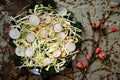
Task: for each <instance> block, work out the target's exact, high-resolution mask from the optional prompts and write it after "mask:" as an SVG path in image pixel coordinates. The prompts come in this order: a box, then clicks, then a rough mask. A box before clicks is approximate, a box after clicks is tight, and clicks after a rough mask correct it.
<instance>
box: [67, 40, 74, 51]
mask: <svg viewBox="0 0 120 80" xmlns="http://www.w3.org/2000/svg"><path fill="white" fill-rule="evenodd" d="M65 48H66V50H67V51H68V52H73V51H75V49H76V45H75V43H73V42H71V41H69V42H67V43H66V44H65Z"/></svg>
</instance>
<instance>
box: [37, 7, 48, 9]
mask: <svg viewBox="0 0 120 80" xmlns="http://www.w3.org/2000/svg"><path fill="white" fill-rule="evenodd" d="M43 8H45V9H49V8H48V7H39V8H38V9H43Z"/></svg>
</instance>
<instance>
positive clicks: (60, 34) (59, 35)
mask: <svg viewBox="0 0 120 80" xmlns="http://www.w3.org/2000/svg"><path fill="white" fill-rule="evenodd" d="M56 37H57V38H59V39H62V40H63V39H65V37H66V34H65V33H64V32H59V33H58V34H57V35H56Z"/></svg>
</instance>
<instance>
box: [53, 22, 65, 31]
mask: <svg viewBox="0 0 120 80" xmlns="http://www.w3.org/2000/svg"><path fill="white" fill-rule="evenodd" d="M62 30H63V28H62V25H61V24H60V23H57V24H55V25H54V31H55V32H61V31H62Z"/></svg>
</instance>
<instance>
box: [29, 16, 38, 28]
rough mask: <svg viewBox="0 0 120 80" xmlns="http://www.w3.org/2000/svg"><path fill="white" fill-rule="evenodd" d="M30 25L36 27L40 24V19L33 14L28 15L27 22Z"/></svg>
mask: <svg viewBox="0 0 120 80" xmlns="http://www.w3.org/2000/svg"><path fill="white" fill-rule="evenodd" d="M28 22H29V23H30V24H31V25H34V26H37V25H38V24H39V23H40V19H39V17H38V16H36V15H35V14H32V15H30V17H29V21H28Z"/></svg>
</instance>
